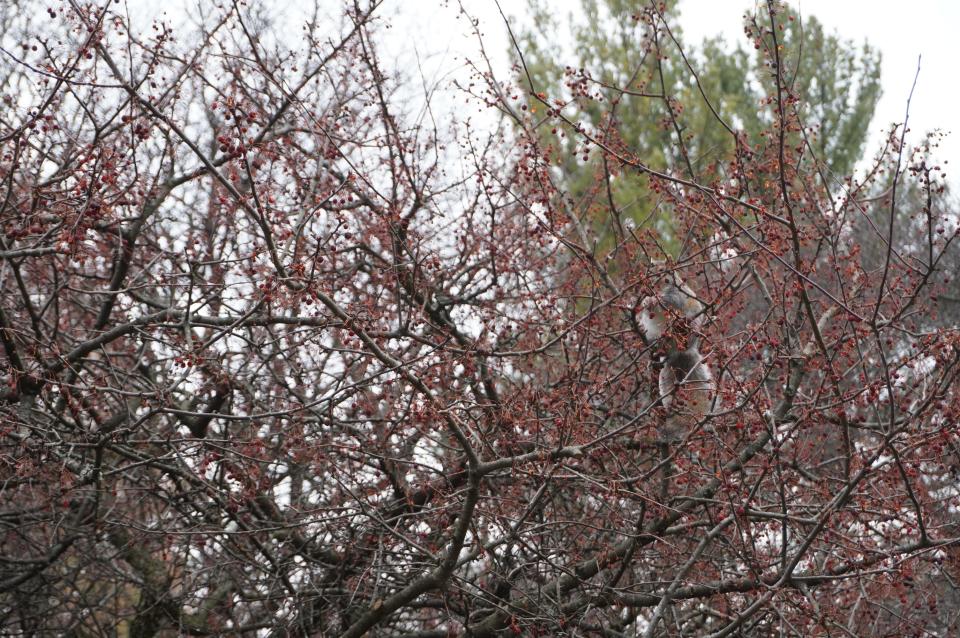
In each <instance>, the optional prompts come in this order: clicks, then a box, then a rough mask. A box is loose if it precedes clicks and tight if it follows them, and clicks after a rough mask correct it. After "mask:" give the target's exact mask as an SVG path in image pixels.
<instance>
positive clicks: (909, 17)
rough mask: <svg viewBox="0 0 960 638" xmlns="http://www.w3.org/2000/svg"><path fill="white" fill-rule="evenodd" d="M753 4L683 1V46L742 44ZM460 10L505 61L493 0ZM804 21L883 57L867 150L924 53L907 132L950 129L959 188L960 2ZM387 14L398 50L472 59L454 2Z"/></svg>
mask: <svg viewBox="0 0 960 638" xmlns="http://www.w3.org/2000/svg"><path fill="white" fill-rule="evenodd" d="M756 4H757V3H756V2H755V0H681V5H680V6H681V27H682V28H683V31H684V34H685V39H686V41H687V42H691V43H694V42H699V41H700V40H701V39H702V38H703V37H706V36H713V35H718V34H719V35H722V36H723V37H724V38H725V39H726V40H727V42H728V43H738V42H739V43H743V42H744V35H743V27H742V22H741V17H742V15H743V13H744V12H745V11H747V10H753V9H754V7H755V6H756ZM463 5H464V7H465V8H466V9H467V10H468V11H469V12H470V13H471V14H472V15H473V17H475V18H477V19H479V20H480V25H481V29H482V32H483V34H484V40H485V42H486V43H487V49H488V51H490V52H491V53H492V54H495V55H497V56H499V57H500V60H503V59H504V56H503V53H504V52H505V51H506V49H507V38H506V36H505V34H504V29H503V20H502V18H501V17H500V13H499V11H498V10H497V6H496V3H495V2H494V0H463ZM793 5H794V6H795V7H798V9H799V12H800V15H801V16H810V15H814V16H816V17H817V18H818V19H819V20H820V21H821V22H822V23H823V24H824V25H825V26H826V27H827V29H828V30H830V31H834V30H835V31H837V32H839V33H840V34H841V35H842V36H843V37H845V38H849V39H852V40H854V41H855V42H858V43H860V42H862V41H863V40H865V39H866V40H868V41H869V42H870V44H871V45H873V46H874V47H876V48H877V49H879V50H880V51H881V52H882V55H883V67H882V81H883V97H882V98H881V100H880V103H879V105H878V107H877V112H876V115H875V118H874V121H873V125H872V126H871V138H870V140H869V142H868V148H867V151H868V153H869V154H870V155H872V154H873V151H874V150H875V149H877V148H879V145H880V143H881V140H882V138H883V132H884V131H885V130H886V129H887V125H888V124H889V123H890V122H894V121H896V122H902V121H903V117H904V111H905V108H906V102H907V96H908V95H909V94H910V86H911V84H912V83H913V79H914V75H915V74H916V69H917V57H918V56H920V55H922V61H921V68H920V75H919V78H918V80H917V87H916V90H915V92H914V97H913V102H912V104H911V109H910V128H911V130H912V134H911V135H909V136H908V141H909V140H910V139H913V140H914V141H919V140H920V138H921V135H922V133H923V132H924V131H927V130H930V129H934V128H940V129H943V130H946V131H953V134H952V135H950V136H949V137H948V138H947V139H946V140H945V141H944V142H943V144H942V145H941V148H940V150H939V153H938V156H939V158H940V159H946V160H949V166H948V171H949V173H950V181H951V182H952V183H954V184H957V183H960V117H958V104H960V87H958V73H957V65H958V63H960V34H958V28H960V1H958V0H912V1H910V2H904V1H903V0H793ZM501 6H503V8H504V11H505V12H506V13H507V15H508V16H511V17H519V16H522V14H523V8H524V6H525V2H524V0H501ZM552 6H554V7H556V10H557V11H558V12H563V13H564V14H565V13H567V12H570V11H576V10H578V8H579V6H580V2H579V0H553V4H552ZM386 9H387V11H388V12H390V13H392V11H398V12H399V14H398V15H397V17H396V18H395V19H394V20H393V23H394V29H395V30H394V33H395V34H396V35H397V36H400V37H399V38H398V40H397V46H398V47H399V48H400V49H407V50H411V49H413V48H416V49H417V52H418V54H419V56H420V60H421V62H422V61H423V60H428V61H429V63H428V64H426V65H425V66H426V67H427V68H430V69H434V70H436V71H437V72H440V71H441V70H445V71H446V70H450V69H454V68H456V67H457V66H458V60H457V59H456V58H458V57H462V56H473V55H474V52H475V50H476V43H475V41H474V40H472V39H471V38H470V37H468V36H467V26H468V25H467V24H466V22H465V21H464V20H458V19H457V17H456V16H457V13H458V5H457V3H456V2H455V1H452V0H451V1H449V2H444V1H442V0H407V1H403V2H401V1H398V0H387V3H386ZM398 54H399V55H400V56H401V57H403V53H402V52H400V51H398Z"/></svg>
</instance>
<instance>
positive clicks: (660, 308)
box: [0, 0, 960, 638]
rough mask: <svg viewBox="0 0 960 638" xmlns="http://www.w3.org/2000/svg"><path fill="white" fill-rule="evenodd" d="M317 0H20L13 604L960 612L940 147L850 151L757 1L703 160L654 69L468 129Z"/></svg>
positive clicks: (390, 614)
mask: <svg viewBox="0 0 960 638" xmlns="http://www.w3.org/2000/svg"><path fill="white" fill-rule="evenodd" d="M332 5H333V3H319V6H318V7H317V9H316V10H315V11H314V12H313V14H312V15H311V16H310V18H309V19H308V20H307V22H306V23H305V24H304V25H302V26H303V29H302V31H298V32H296V33H291V32H289V31H286V32H281V30H283V29H288V27H287V26H282V27H281V26H271V22H270V16H269V14H268V13H267V12H266V11H265V10H264V8H263V6H262V5H261V4H260V3H243V2H239V1H236V2H232V3H231V2H224V3H221V4H218V5H215V4H214V3H203V6H202V12H201V13H200V16H199V17H198V18H197V19H196V22H195V23H194V24H193V26H190V27H178V30H174V29H173V28H172V27H171V26H170V25H168V24H166V23H162V22H157V23H155V24H152V25H148V26H147V28H146V29H142V30H138V29H137V28H136V27H135V26H134V25H132V24H130V22H129V19H128V17H127V14H126V11H125V9H124V5H123V3H106V2H102V3H94V2H81V1H80V0H69V1H67V2H64V3H62V4H58V3H55V4H54V5H51V6H50V7H47V6H46V5H44V4H43V3H38V2H33V1H30V0H25V1H22V2H14V3H10V4H9V6H8V7H5V8H4V13H2V15H0V31H2V33H0V41H2V45H3V48H2V51H0V55H2V56H3V57H2V60H3V61H2V62H0V99H2V101H3V108H2V110H0V346H2V354H0V382H2V383H0V432H2V435H0V436H2V438H0V633H2V634H4V635H11V636H15V635H24V636H27V635H64V636H76V637H81V636H114V635H116V636H130V637H136V638H146V637H151V636H181V635H189V636H218V635H223V636H227V635H229V636H343V637H350V636H361V635H372V636H383V637H388V638H393V637H397V638H399V637H401V636H408V637H410V638H413V637H420V638H426V637H431V636H435V637H437V638H440V637H446V636H473V637H480V636H500V635H526V636H559V635H569V636H645V637H654V636H664V637H666V636H710V637H713V638H720V637H722V636H761V637H762V636H770V637H773V636H778V637H782V636H797V637H808V636H863V637H867V636H950V635H956V632H958V631H960V618H958V611H957V610H958V609H960V592H958V590H957V579H958V578H960V562H958V558H960V546H958V544H960V515H958V508H960V486H958V478H957V474H958V472H960V456H958V448H957V445H958V444H960V440H958V439H960V433H958V430H957V417H958V415H960V401H958V392H957V374H958V372H960V367H958V363H960V334H958V331H957V329H956V328H955V327H952V326H951V325H950V321H945V320H944V318H943V317H944V314H943V313H942V312H941V311H942V310H946V311H947V313H948V315H947V316H955V311H956V308H955V303H956V300H957V297H958V295H957V292H956V287H955V286H954V284H953V283H952V281H951V279H950V277H951V275H952V273H951V272H950V270H949V269H948V268H945V264H947V263H950V264H955V263H956V259H955V257H952V255H953V254H954V251H955V247H954V245H953V243H954V241H955V239H956V237H957V235H958V233H960V230H958V223H957V216H956V211H950V210H948V204H949V201H948V199H947V197H948V194H947V193H946V189H945V186H944V183H945V182H944V180H945V179H946V178H945V175H944V174H943V172H942V171H941V169H940V167H939V166H936V165H935V164H934V163H933V161H932V160H931V159H930V151H931V147H932V145H934V144H935V143H936V140H935V139H933V138H929V139H924V140H923V141H922V143H920V144H919V145H918V146H916V147H913V146H910V145H908V144H907V143H906V142H905V137H904V135H905V131H906V129H907V127H908V126H909V123H907V124H906V126H899V127H896V128H894V129H892V130H891V133H890V136H889V139H888V143H887V146H886V148H884V149H883V150H882V151H881V152H879V153H878V154H877V155H876V158H875V160H874V161H873V163H872V164H870V165H869V166H868V167H867V170H866V173H865V176H864V177H863V178H861V179H858V180H854V179H852V178H847V179H845V180H843V181H838V180H836V179H834V178H833V177H832V176H830V175H827V173H828V170H827V169H826V168H825V165H824V163H823V161H822V160H821V158H820V157H819V155H818V153H819V152H820V150H821V149H823V148H825V146H824V143H823V142H822V141H818V140H817V139H815V138H816V135H815V134H814V133H815V132H814V131H813V129H812V127H810V126H808V125H807V124H806V123H805V122H804V121H803V118H802V113H804V112H806V111H805V110H804V105H805V104H806V102H805V100H806V99H807V97H806V96H805V95H803V94H802V93H801V92H799V90H798V89H797V87H796V86H795V85H794V83H792V82H791V81H790V78H791V77H792V74H793V73H794V68H793V66H789V67H788V65H786V64H784V62H783V60H782V59H781V52H782V51H783V50H784V49H783V47H782V42H781V38H782V37H783V36H782V34H783V26H784V25H785V24H789V23H790V22H791V21H792V20H794V16H792V15H791V14H790V11H789V9H788V7H786V6H784V5H781V4H778V3H776V2H772V1H771V2H767V3H766V4H765V5H763V6H762V7H760V8H758V11H757V14H756V15H754V16H752V17H751V18H750V19H748V22H747V30H748V35H749V37H750V43H751V44H753V45H754V46H755V47H756V49H757V50H758V51H760V52H762V53H763V54H764V56H765V60H766V66H765V68H766V71H767V72H768V73H769V78H768V80H769V81H768V82H767V84H766V85H765V86H769V87H770V94H769V95H768V96H767V97H766V98H765V99H764V101H763V103H762V104H761V105H759V106H758V113H757V117H756V118H755V119H752V120H751V122H752V126H754V127H758V129H759V130H758V131H757V132H755V133H749V134H748V133H747V132H745V131H744V130H742V128H739V127H738V123H737V122H736V121H735V120H732V119H729V118H725V117H724V115H723V112H722V109H715V108H714V107H713V105H712V102H711V95H710V93H709V91H707V90H704V89H703V88H702V87H703V86H708V85H707V84H700V83H699V78H700V76H699V74H698V72H697V68H696V67H695V62H696V61H695V60H688V59H686V58H681V60H682V61H683V62H684V64H683V66H682V67H681V68H674V69H673V72H674V73H680V72H681V71H682V73H684V74H686V77H687V82H686V86H688V87H691V86H692V87H700V88H698V90H696V91H687V92H686V93H685V97H684V99H687V100H690V99H696V100H698V101H699V102H698V103H699V107H698V110H697V112H698V113H699V114H701V115H702V114H704V113H711V114H712V117H714V118H715V122H714V124H715V125H717V124H719V125H720V126H721V127H722V129H723V131H724V133H723V135H725V136H726V137H725V140H724V144H723V146H722V148H723V149H728V150H724V151H723V152H722V155H717V154H715V157H716V159H715V160H714V161H713V163H712V164H711V166H709V167H708V168H703V169H702V170H701V168H695V166H694V163H693V162H691V161H689V153H688V149H689V147H690V145H691V144H695V143H696V141H691V139H690V136H689V135H688V132H687V131H686V129H685V126H684V120H683V117H684V104H683V102H682V101H681V100H680V99H679V98H677V97H676V96H672V95H670V94H668V93H666V92H664V86H665V85H663V84H662V82H660V81H658V79H657V77H656V73H655V72H652V73H651V74H649V75H643V74H641V76H639V77H633V78H631V79H630V80H629V85H622V86H604V85H600V84H597V83H595V82H592V81H591V79H590V74H589V70H579V71H578V70H574V69H570V72H569V74H568V83H567V85H566V87H565V89H564V91H569V94H567V93H564V94H552V93H551V92H548V89H547V88H546V87H543V86H539V85H538V84H537V81H536V79H535V77H534V76H533V75H531V74H528V73H527V72H526V69H525V68H524V61H523V55H522V54H523V47H522V45H521V44H520V43H519V41H515V42H514V44H515V45H516V46H517V57H516V59H517V65H516V67H515V69H514V74H513V75H512V76H511V75H510V73H509V72H507V73H505V74H503V75H499V74H497V73H496V72H495V70H494V69H492V68H491V67H490V66H489V65H488V64H487V63H486V62H483V60H484V58H485V56H484V55H482V54H481V55H479V56H478V61H477V65H476V67H475V68H476V72H475V74H474V75H473V78H472V82H471V83H470V84H469V86H467V85H463V86H462V87H461V89H462V90H461V91H460V92H459V93H457V95H456V99H457V100H458V103H459V104H465V106H464V110H463V111H461V113H460V115H461V116H460V117H441V116H439V115H438V114H437V113H435V112H434V111H433V109H432V107H431V102H430V93H429V90H428V91H425V92H424V93H425V95H424V96H423V98H422V101H423V104H422V105H421V104H420V103H419V102H417V101H416V100H414V99H413V98H411V97H410V96H411V95H415V94H416V93H417V91H418V90H422V88H423V84H420V83H419V82H420V79H419V78H418V77H417V75H416V72H415V71H414V72H412V73H411V74H410V77H409V78H407V77H404V76H403V75H400V74H398V73H395V72H394V71H393V70H392V68H390V65H388V64H386V63H385V61H384V59H383V58H381V57H380V55H379V54H378V51H379V50H382V49H383V46H384V42H385V40H384V35H383V33H384V30H385V28H386V26H387V25H386V23H385V22H384V21H383V18H382V17H381V15H380V13H381V12H382V10H383V9H382V7H380V6H379V2H378V1H375V0H356V1H351V2H344V3H343V5H342V6H339V5H338V6H336V7H333V6H332ZM638 5H639V8H638V9H637V11H636V14H635V16H634V18H633V19H634V22H633V27H632V28H633V31H632V32H633V33H634V35H635V38H636V40H635V45H636V47H637V48H638V51H641V52H642V54H643V55H644V56H660V55H661V53H662V52H661V47H665V46H672V45H670V42H671V36H670V31H669V28H668V27H669V24H670V23H669V17H668V16H665V15H664V8H663V6H662V5H658V4H648V5H643V4H641V3H638ZM45 11H46V12H45ZM300 26H301V25H299V24H298V25H297V28H299V27H300ZM281 36H282V37H281ZM795 64H797V62H796V59H795V57H794V58H791V60H790V65H795ZM655 66H656V65H654V71H655V70H656V69H655ZM511 78H512V79H511ZM661 79H662V78H661ZM745 81H746V80H745ZM691 96H692V97H691ZM642 100H648V101H653V102H656V103H657V104H658V105H659V106H657V108H656V109H653V110H657V111H659V112H662V113H663V114H664V117H663V118H662V119H661V121H658V122H657V123H656V125H657V126H660V127H661V128H662V132H663V135H662V136H661V137H662V138H663V139H664V140H666V143H668V144H670V145H671V148H670V149H668V151H664V152H662V153H660V157H661V158H666V159H663V161H664V162H665V163H664V164H663V165H653V164H651V163H650V162H648V161H647V159H646V158H645V157H644V155H643V154H642V153H640V152H638V149H637V148H636V147H635V146H634V145H633V144H632V140H631V139H630V138H629V136H626V135H624V134H623V132H622V131H621V129H620V128H619V127H618V121H619V120H618V109H624V108H628V107H629V105H630V104H631V103H633V102H636V101H642ZM585 102H589V103H590V105H591V106H590V107H591V108H592V109H595V110H597V109H599V111H600V112H601V115H600V117H598V118H594V119H593V120H591V122H592V123H587V122H586V121H584V120H581V119H580V118H579V117H578V112H579V111H578V108H579V107H578V106H577V105H578V104H579V105H581V106H582V105H583V104H584V103H585ZM651 103H652V102H651ZM414 104H416V105H415V106H411V105H414ZM478 109H481V110H483V111H485V112H486V113H487V114H488V115H496V117H488V118H487V119H486V120H484V121H488V120H489V121H492V122H494V124H493V125H490V126H488V125H486V124H483V125H479V124H476V123H471V120H470V116H471V115H472V114H473V113H476V112H477V110H478ZM468 112H469V113H468ZM714 129H716V126H714ZM711 130H713V129H711ZM561 155H562V157H560V156H561ZM671 158H672V159H671ZM571 162H572V163H573V164H578V165H580V167H581V168H580V169H578V170H582V169H583V167H584V166H588V165H589V166H591V167H593V170H594V175H593V178H592V181H591V183H590V184H589V186H588V187H586V188H581V189H580V191H579V192H577V193H575V194H574V193H572V192H571V191H568V190H565V189H564V187H563V184H564V183H565V180H564V175H563V173H562V171H563V167H564V166H565V165H570V164H571ZM698 166H699V165H698ZM627 178H629V179H631V180H634V182H636V180H642V183H643V188H642V189H639V190H638V192H640V191H642V192H643V193H644V196H643V198H642V199H641V200H639V201H635V202H630V203H629V206H630V207H631V209H630V212H629V214H625V212H624V210H623V206H622V205H621V204H618V203H617V202H616V201H615V200H614V198H613V196H612V195H611V185H612V184H616V183H617V180H621V179H627ZM581 182H582V180H581ZM638 210H639V211H641V212H642V213H644V214H638V212H637V211H638ZM644 218H646V219H648V220H656V222H655V223H652V222H651V223H644V222H643V219H644ZM638 220H640V221H638ZM948 260H949V261H948ZM951 304H954V305H951ZM941 305H943V309H941V307H940V306H941ZM951 309H952V310H951Z"/></svg>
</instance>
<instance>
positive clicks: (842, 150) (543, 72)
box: [517, 0, 880, 252]
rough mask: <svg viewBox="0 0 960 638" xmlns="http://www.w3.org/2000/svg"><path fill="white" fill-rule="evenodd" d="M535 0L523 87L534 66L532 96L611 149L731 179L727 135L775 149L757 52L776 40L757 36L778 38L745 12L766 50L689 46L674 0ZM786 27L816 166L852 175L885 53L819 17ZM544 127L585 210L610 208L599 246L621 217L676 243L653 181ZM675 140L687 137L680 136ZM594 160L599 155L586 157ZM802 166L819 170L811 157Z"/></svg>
mask: <svg viewBox="0 0 960 638" xmlns="http://www.w3.org/2000/svg"><path fill="white" fill-rule="evenodd" d="M529 5H530V13H531V15H532V23H531V27H530V28H529V29H527V30H525V31H522V32H520V33H519V34H517V40H518V45H519V47H520V49H521V51H522V52H523V58H524V63H525V69H524V71H523V72H522V77H521V78H519V80H518V81H519V82H520V84H521V85H522V86H527V83H528V80H527V77H526V73H529V78H530V81H531V82H532V84H533V89H534V91H535V92H538V93H542V94H543V95H545V96H547V98H548V99H550V100H551V103H553V101H554V100H558V99H559V100H561V101H562V102H563V103H564V105H565V106H564V110H563V112H564V114H565V115H567V116H568V117H569V118H570V119H571V120H572V121H578V122H581V123H583V124H584V125H586V126H589V127H590V128H591V129H592V130H593V131H594V132H595V133H596V135H597V138H598V139H600V140H602V141H603V143H604V144H606V145H608V146H609V147H610V148H613V149H617V150H618V152H621V153H622V154H624V155H627V156H630V157H635V158H637V159H639V160H640V161H642V162H643V163H644V164H646V165H647V166H650V167H651V168H653V169H655V170H660V171H670V172H672V173H674V174H677V175H679V176H681V177H684V178H689V179H694V180H696V181H698V182H700V183H710V182H714V181H719V180H721V179H722V178H724V177H732V175H731V174H730V171H729V168H728V167H729V162H730V161H731V159H732V158H733V157H734V151H735V148H736V145H737V139H736V137H735V136H734V135H732V134H731V130H732V131H733V132H735V133H736V134H737V135H738V136H739V137H740V140H741V141H742V142H745V143H747V144H748V145H749V146H750V147H751V148H762V147H763V146H764V145H765V144H767V143H768V140H764V139H762V138H761V136H760V132H761V131H763V130H764V129H765V128H767V129H768V127H769V124H770V121H771V120H772V119H773V117H774V115H775V114H774V112H773V110H772V108H771V107H770V106H765V105H764V104H766V102H765V100H766V98H769V97H771V96H774V95H776V84H775V82H774V77H775V75H774V73H773V70H772V68H771V65H770V62H769V60H768V58H766V57H764V55H763V53H764V50H763V49H764V47H763V46H761V45H768V44H769V41H767V42H762V41H761V38H765V39H767V40H771V39H770V38H769V34H768V32H769V24H756V23H754V22H753V21H754V16H753V15H751V14H748V15H746V16H745V27H746V31H747V33H748V34H753V35H749V37H748V39H747V42H748V43H749V44H750V45H751V46H756V47H757V49H756V50H749V51H748V50H747V49H745V48H744V47H743V46H741V45H739V44H738V45H737V46H735V47H733V48H731V47H730V46H729V45H728V44H727V43H725V42H724V41H723V40H722V39H721V38H712V39H707V40H705V41H703V42H702V43H700V44H699V46H691V45H688V44H686V43H684V41H683V34H682V32H681V30H680V29H679V27H678V26H677V25H676V22H677V20H676V11H677V8H676V2H675V1H671V2H667V3H659V4H658V5H657V6H651V5H647V6H644V5H638V4H637V3H636V2H626V1H624V0H581V10H580V12H579V13H578V17H576V18H574V17H573V16H566V17H565V18H559V17H558V16H556V15H555V14H554V11H553V10H552V9H551V7H550V3H548V2H546V1H545V0H529ZM638 6H639V7H640V9H639V10H638ZM782 22H783V23H785V26H784V29H783V31H782V32H780V33H778V42H779V43H780V45H782V48H781V50H780V56H781V60H782V64H783V68H784V69H785V76H786V78H787V80H788V81H789V82H790V85H791V89H792V92H793V94H794V95H796V96H797V97H798V98H799V112H800V115H801V119H802V121H803V124H804V127H805V129H806V130H805V131H804V132H805V134H806V136H807V139H808V141H809V144H810V148H811V149H812V150H813V151H814V153H815V154H816V158H817V159H819V161H820V162H819V169H820V172H821V174H822V176H823V178H824V179H826V180H827V181H828V182H831V183H835V180H839V179H841V178H842V177H844V176H846V175H848V174H849V173H850V172H851V171H852V170H853V168H854V166H855V164H856V162H857V160H858V159H859V158H860V155H861V153H862V151H863V145H864V141H865V139H866V135H867V131H868V126H869V123H870V120H871V118H872V116H873V112H874V108H875V106H876V104H877V100H878V99H879V97H880V56H879V53H878V52H876V51H874V50H873V49H871V48H870V47H869V46H868V45H866V44H864V45H863V46H861V47H856V46H855V45H854V44H853V43H852V42H850V41H848V40H844V39H842V38H841V37H839V36H838V35H835V34H827V33H825V32H824V29H823V26H822V25H821V24H820V23H819V22H818V21H817V20H816V19H815V18H807V19H805V20H803V21H802V23H801V21H800V20H788V19H784V20H782ZM564 33H565V34H567V35H561V34H564ZM756 34H763V35H759V36H758V35H756ZM768 50H769V49H768ZM657 52H659V55H657ZM570 60H575V62H573V63H571V62H570ZM574 65H575V66H574ZM704 98H706V99H704ZM610 102H613V104H614V106H613V108H610V106H611V105H610ZM611 113H612V116H611ZM728 128H729V129H731V130H728ZM539 134H540V136H541V142H542V143H543V144H544V146H545V147H548V148H550V149H551V150H552V151H553V158H554V162H555V165H556V166H557V168H558V171H557V175H558V179H559V180H560V181H561V183H562V185H563V188H564V189H565V190H566V191H567V193H569V195H570V196H571V197H572V198H573V200H574V201H575V202H576V203H577V205H578V208H579V209H580V210H590V209H592V208H595V207H598V206H599V207H603V209H604V210H605V211H607V212H608V213H609V214H604V215H592V216H590V217H591V220H592V223H593V224H594V225H595V226H600V228H598V229H597V230H598V234H599V236H600V237H601V238H602V239H601V240H600V243H601V244H605V243H609V235H610V233H609V232H606V231H605V230H604V229H603V228H602V226H604V225H606V224H610V223H612V222H611V221H610V220H611V218H614V217H616V218H620V219H632V220H633V221H634V222H635V223H637V224H646V225H654V227H655V228H656V229H657V230H659V231H660V235H661V237H662V239H663V242H662V243H663V245H664V247H665V249H666V250H667V251H668V252H670V251H672V250H674V249H675V248H676V244H677V242H676V240H675V238H673V233H672V232H671V231H672V223H671V217H672V216H671V215H670V213H669V211H666V210H663V209H662V208H661V207H660V206H659V204H658V201H657V200H656V198H655V197H654V196H653V194H652V193H651V192H650V191H649V190H648V188H647V185H646V180H645V179H643V178H642V177H638V176H636V175H635V174H633V173H628V172H624V173H618V171H617V169H616V167H612V166H609V164H604V162H605V161H607V160H604V159H602V158H597V155H603V154H593V155H592V156H591V155H587V154H585V153H584V150H583V149H582V148H577V146H576V143H575V142H574V141H573V140H574V139H576V136H573V135H570V134H569V131H564V130H563V128H562V127H559V128H557V129H555V128H551V127H550V126H546V125H544V126H541V128H540V130H539ZM678 136H680V137H682V139H683V145H679V144H677V140H678ZM796 138H797V139H796V140H791V141H799V139H800V138H799V135H796ZM585 155H586V156H587V157H591V158H593V159H588V160H587V161H584V157H585ZM806 161H808V162H810V164H811V168H813V156H812V155H811V154H809V153H808V154H807V156H806ZM830 185H831V184H828V186H830ZM611 208H613V210H609V209H611ZM608 230H609V229H608ZM603 238H606V239H603Z"/></svg>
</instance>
